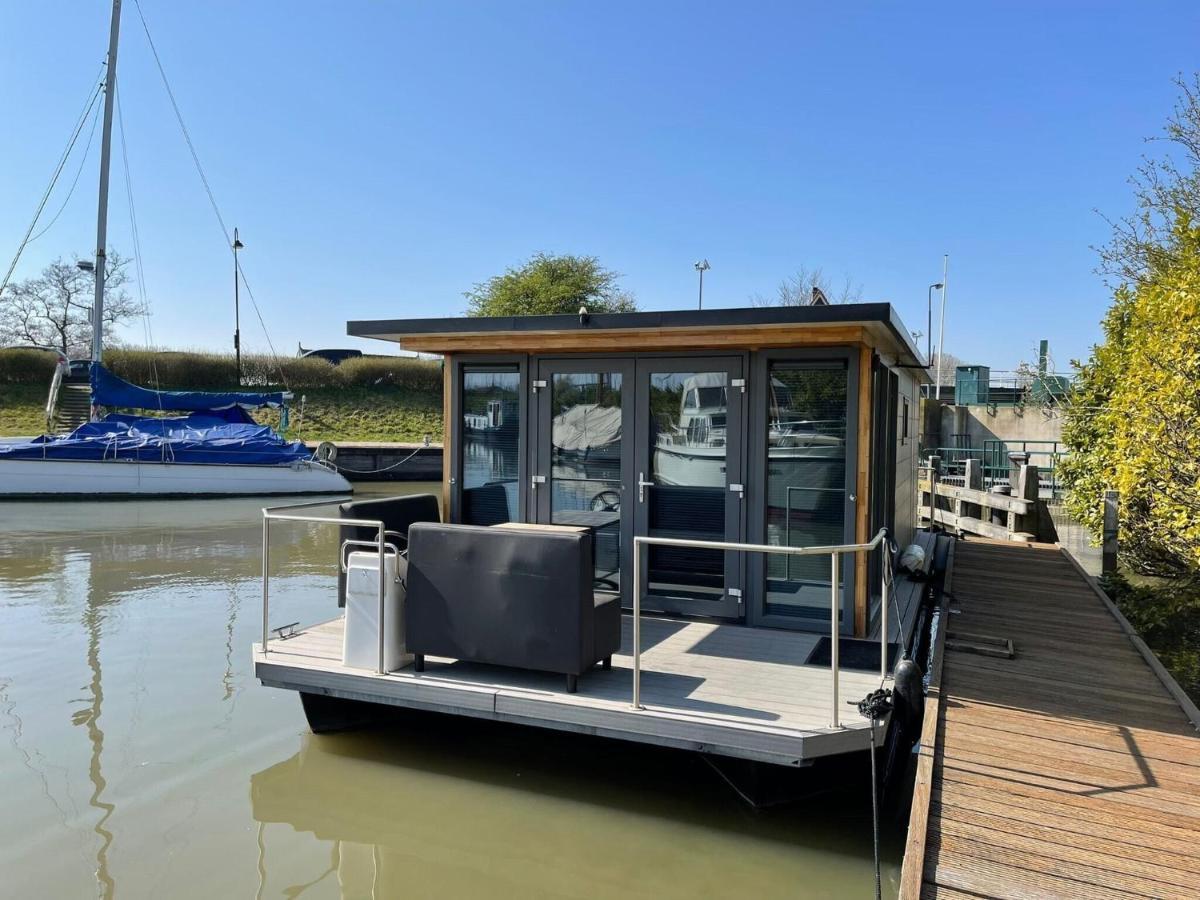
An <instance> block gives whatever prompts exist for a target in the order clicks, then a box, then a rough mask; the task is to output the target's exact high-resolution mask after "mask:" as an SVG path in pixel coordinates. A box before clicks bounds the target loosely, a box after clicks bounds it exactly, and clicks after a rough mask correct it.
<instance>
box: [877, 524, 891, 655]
mask: <svg viewBox="0 0 1200 900" xmlns="http://www.w3.org/2000/svg"><path fill="white" fill-rule="evenodd" d="M879 549H880V550H881V551H882V553H883V590H882V592H881V593H882V597H883V602H882V604H881V605H880V614H879V677H880V678H887V664H888V653H887V649H888V581H889V579H888V576H889V575H890V574H891V565H892V561H891V559H890V554H889V552H888V539H887V538H884V539H883V540H882V541H880V542H879Z"/></svg>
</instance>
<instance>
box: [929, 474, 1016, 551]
mask: <svg viewBox="0 0 1200 900" xmlns="http://www.w3.org/2000/svg"><path fill="white" fill-rule="evenodd" d="M1011 481H1012V488H1011V489H1010V490H1009V492H1007V493H1005V492H1002V491H1001V490H997V489H995V488H993V489H992V490H990V491H985V490H984V489H983V465H982V463H981V462H980V461H979V460H977V459H968V460H967V461H966V464H965V473H964V475H962V476H959V477H955V478H948V477H946V476H943V475H942V472H941V460H940V458H939V457H937V456H932V457H930V459H929V465H928V466H922V467H921V475H920V477H919V478H918V479H917V517H918V524H919V525H920V526H921V527H927V526H929V524H930V522H931V521H932V522H935V523H937V524H938V525H941V526H943V527H945V528H946V529H947V530H948V531H953V532H955V533H956V534H960V535H962V534H976V535H980V536H982V537H988V538H993V539H995V540H1001V541H1022V542H1029V541H1035V540H1037V535H1038V519H1039V511H1038V467H1037V466H1035V465H1032V464H1029V463H1026V464H1023V465H1021V466H1019V467H1015V468H1014V470H1013V475H1012V478H1011ZM955 482H962V483H961V484H956V483H955Z"/></svg>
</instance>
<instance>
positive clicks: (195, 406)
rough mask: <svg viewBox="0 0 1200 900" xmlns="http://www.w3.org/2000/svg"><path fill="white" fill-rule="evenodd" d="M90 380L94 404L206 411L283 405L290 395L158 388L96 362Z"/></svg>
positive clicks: (285, 393) (120, 407) (279, 392)
mask: <svg viewBox="0 0 1200 900" xmlns="http://www.w3.org/2000/svg"><path fill="white" fill-rule="evenodd" d="M91 382H92V403H93V405H95V406H115V407H117V408H119V409H154V410H172V411H187V412H207V411H211V410H219V409H230V408H231V407H234V406H239V407H241V408H242V409H258V408H260V407H263V406H283V404H284V403H286V402H287V401H288V400H290V399H291V394H289V393H287V392H285V391H276V392H275V393H272V394H251V393H245V392H242V391H233V392H229V393H211V392H206V391H155V390H151V389H150V388H144V387H139V386H138V385H136V384H130V383H129V382H128V381H125V380H124V379H121V378H118V377H117V376H116V375H114V374H113V373H112V372H110V371H108V369H106V368H104V366H102V365H100V364H99V363H96V362H94V363H92V365H91Z"/></svg>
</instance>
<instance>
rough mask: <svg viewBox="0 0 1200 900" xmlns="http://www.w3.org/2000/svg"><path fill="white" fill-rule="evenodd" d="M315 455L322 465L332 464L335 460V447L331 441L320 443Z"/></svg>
mask: <svg viewBox="0 0 1200 900" xmlns="http://www.w3.org/2000/svg"><path fill="white" fill-rule="evenodd" d="M315 455H316V457H317V459H319V460H320V461H321V462H323V463H332V462H333V461H334V460H336V459H337V445H336V444H335V443H333V441H321V443H319V444H317V452H316V454H315Z"/></svg>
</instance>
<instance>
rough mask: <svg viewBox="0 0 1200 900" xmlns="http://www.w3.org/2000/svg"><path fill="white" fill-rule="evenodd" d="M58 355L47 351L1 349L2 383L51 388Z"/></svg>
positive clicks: (0, 371) (0, 369)
mask: <svg viewBox="0 0 1200 900" xmlns="http://www.w3.org/2000/svg"><path fill="white" fill-rule="evenodd" d="M57 364H58V354H56V353H47V352H46V351H45V350H11V349H10V350H4V349H0V382H2V383H4V384H37V385H42V386H43V387H46V388H49V387H50V379H51V378H53V377H54V367H55V366H56V365H57Z"/></svg>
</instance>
